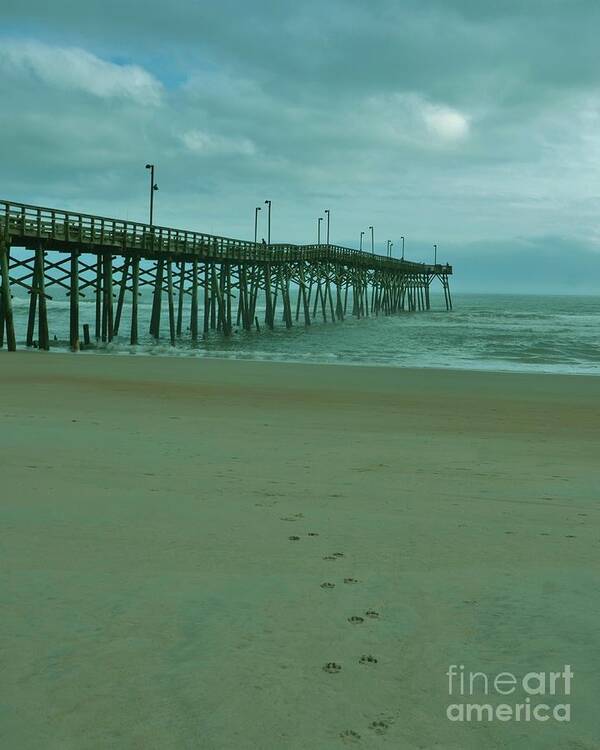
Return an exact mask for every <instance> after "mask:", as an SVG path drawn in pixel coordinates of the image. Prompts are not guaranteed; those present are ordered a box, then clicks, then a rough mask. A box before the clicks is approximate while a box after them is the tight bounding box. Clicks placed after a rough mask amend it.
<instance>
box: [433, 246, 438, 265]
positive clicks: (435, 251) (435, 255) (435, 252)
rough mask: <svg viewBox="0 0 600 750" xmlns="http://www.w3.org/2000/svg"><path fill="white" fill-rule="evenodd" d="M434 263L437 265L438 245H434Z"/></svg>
mask: <svg viewBox="0 0 600 750" xmlns="http://www.w3.org/2000/svg"><path fill="white" fill-rule="evenodd" d="M433 265H434V266H437V245H434V246H433Z"/></svg>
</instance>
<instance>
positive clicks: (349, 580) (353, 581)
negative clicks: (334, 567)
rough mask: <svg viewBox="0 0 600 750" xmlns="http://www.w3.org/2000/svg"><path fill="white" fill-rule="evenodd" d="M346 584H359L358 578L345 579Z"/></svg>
mask: <svg viewBox="0 0 600 750" xmlns="http://www.w3.org/2000/svg"><path fill="white" fill-rule="evenodd" d="M344 583H358V579H357V578H344Z"/></svg>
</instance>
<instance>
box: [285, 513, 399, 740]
mask: <svg viewBox="0 0 600 750" xmlns="http://www.w3.org/2000/svg"><path fill="white" fill-rule="evenodd" d="M303 518H304V515H303V514H302V513H295V514H294V515H291V516H284V517H282V519H281V520H282V521H299V520H301V519H303ZM307 536H319V535H318V533H317V532H315V531H309V532H308V533H307ZM288 539H289V540H290V542H299V541H300V537H299V536H297V535H295V534H293V535H291V536H289V537H288ZM341 557H344V553H343V552H333V553H332V554H331V555H324V557H323V560H328V561H331V562H333V561H335V560H339V559H340V558H341ZM344 583H345V584H348V585H353V584H356V583H358V580H357V579H356V578H344ZM321 588H322V589H333V588H335V583H331V582H330V581H324V582H323V583H322V584H321ZM365 618H368V619H370V620H377V619H379V612H376V611H375V610H373V609H368V610H366V612H365V613H364V617H363V616H362V615H352V616H351V617H349V618H348V622H349V623H350V624H351V625H360V624H361V623H363V622H365ZM358 662H359V664H366V665H369V666H372V665H374V664H377V659H376V658H375V657H374V656H372V655H371V654H363V655H362V656H361V657H360V659H359V660H358ZM323 671H324V672H327V673H328V674H338V673H339V672H341V671H342V665H341V664H338V663H337V662H334V661H330V662H327V664H325V665H324V666H323ZM390 723H391V719H388V718H387V717H386V720H385V721H383V720H381V721H373V722H371V724H369V729H370V730H371V731H373V732H375V733H376V734H385V733H386V732H387V730H388V729H389V726H390ZM340 738H341V739H342V740H344V741H346V742H351V743H352V742H357V741H359V740H360V739H361V736H360V734H358V732H355V731H354V730H352V729H346V730H344V731H343V732H341V733H340Z"/></svg>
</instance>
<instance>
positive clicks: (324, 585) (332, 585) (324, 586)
mask: <svg viewBox="0 0 600 750" xmlns="http://www.w3.org/2000/svg"><path fill="white" fill-rule="evenodd" d="M321 588H322V589H334V588H335V583H329V581H325V582H324V583H322V584H321Z"/></svg>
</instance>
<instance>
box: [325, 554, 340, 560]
mask: <svg viewBox="0 0 600 750" xmlns="http://www.w3.org/2000/svg"><path fill="white" fill-rule="evenodd" d="M323 560H337V557H334V556H333V555H325V556H324V557H323Z"/></svg>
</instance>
